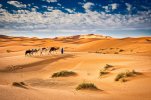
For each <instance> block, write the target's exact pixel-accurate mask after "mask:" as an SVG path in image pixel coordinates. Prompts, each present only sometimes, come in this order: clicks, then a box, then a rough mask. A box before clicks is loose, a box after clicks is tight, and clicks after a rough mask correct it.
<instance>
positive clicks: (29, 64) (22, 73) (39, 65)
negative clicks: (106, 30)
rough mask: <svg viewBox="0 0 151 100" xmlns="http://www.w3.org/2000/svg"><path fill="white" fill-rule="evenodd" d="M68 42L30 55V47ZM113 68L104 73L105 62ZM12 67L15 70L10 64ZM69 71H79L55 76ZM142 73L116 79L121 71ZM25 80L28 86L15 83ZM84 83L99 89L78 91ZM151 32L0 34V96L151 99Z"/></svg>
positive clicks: (14, 99)
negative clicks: (51, 50) (125, 35)
mask: <svg viewBox="0 0 151 100" xmlns="http://www.w3.org/2000/svg"><path fill="white" fill-rule="evenodd" d="M53 46H55V47H63V48H64V49H65V53H64V54H60V50H58V51H57V53H55V52H54V53H52V54H47V53H44V54H43V55H40V54H36V55H33V56H25V50H27V49H32V48H42V47H53ZM106 64H110V65H112V66H113V69H112V70H111V71H110V72H109V73H108V74H106V75H104V76H102V77H101V76H100V75H99V72H100V70H101V68H102V67H103V66H105V65H106ZM10 68H12V69H10ZM62 70H69V71H74V72H76V73H77V75H75V76H69V77H57V78H52V77H51V75H52V74H53V73H55V72H58V71H62ZM126 70H135V71H136V72H139V73H141V74H140V75H136V76H133V77H129V78H127V81H126V82H119V81H115V80H114V79H115V77H116V75H117V74H118V73H120V72H123V71H126ZM13 82H24V83H25V84H26V86H25V87H26V88H21V87H16V86H13V85H12V83H13ZM83 82H91V83H94V84H95V85H96V86H97V87H98V88H99V90H97V91H96V90H76V89H75V88H76V87H77V86H78V84H80V83H83ZM150 84H151V37H137V38H130V37H128V38H112V37H106V36H99V35H94V34H88V35H81V36H80V35H78V36H70V37H57V38H44V39H39V38H27V37H10V36H0V100H111V99H112V100H151V86H150Z"/></svg>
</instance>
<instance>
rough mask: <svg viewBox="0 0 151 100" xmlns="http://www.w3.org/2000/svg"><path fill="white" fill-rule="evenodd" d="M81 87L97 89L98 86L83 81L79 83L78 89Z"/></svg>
mask: <svg viewBox="0 0 151 100" xmlns="http://www.w3.org/2000/svg"><path fill="white" fill-rule="evenodd" d="M81 89H93V90H97V89H98V88H97V87H96V86H95V85H94V84H93V83H82V84H79V85H78V86H77V87H76V90H81Z"/></svg>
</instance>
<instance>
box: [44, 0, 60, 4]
mask: <svg viewBox="0 0 151 100" xmlns="http://www.w3.org/2000/svg"><path fill="white" fill-rule="evenodd" d="M43 1H46V2H48V3H50V2H57V0H43Z"/></svg>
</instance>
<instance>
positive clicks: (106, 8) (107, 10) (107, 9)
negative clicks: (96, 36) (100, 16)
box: [102, 6, 110, 12]
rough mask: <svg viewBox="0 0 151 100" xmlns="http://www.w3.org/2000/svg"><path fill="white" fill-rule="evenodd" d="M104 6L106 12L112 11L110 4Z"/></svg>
mask: <svg viewBox="0 0 151 100" xmlns="http://www.w3.org/2000/svg"><path fill="white" fill-rule="evenodd" d="M102 8H104V9H105V11H106V12H109V11H110V10H109V7H108V6H103V7H102Z"/></svg>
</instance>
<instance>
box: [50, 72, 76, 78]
mask: <svg viewBox="0 0 151 100" xmlns="http://www.w3.org/2000/svg"><path fill="white" fill-rule="evenodd" d="M71 75H76V73H75V72H73V71H60V72H56V73H53V75H52V76H51V77H66V76H71Z"/></svg>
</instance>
